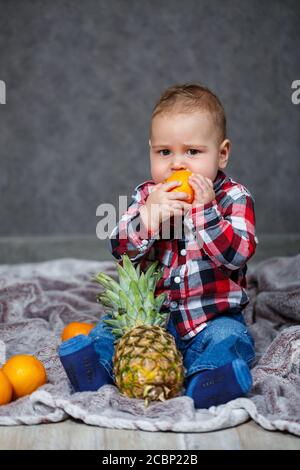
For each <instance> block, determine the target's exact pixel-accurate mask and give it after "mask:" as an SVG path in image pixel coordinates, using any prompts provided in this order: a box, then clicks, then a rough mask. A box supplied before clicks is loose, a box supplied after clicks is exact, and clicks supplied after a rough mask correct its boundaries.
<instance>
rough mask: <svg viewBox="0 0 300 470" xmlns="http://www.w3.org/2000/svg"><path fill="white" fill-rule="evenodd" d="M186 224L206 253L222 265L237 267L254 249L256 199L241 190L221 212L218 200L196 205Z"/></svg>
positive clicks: (249, 256) (243, 262)
mask: <svg viewBox="0 0 300 470" xmlns="http://www.w3.org/2000/svg"><path fill="white" fill-rule="evenodd" d="M187 216H188V220H187V224H188V226H189V227H190V229H191V230H192V232H193V233H194V236H195V238H196V240H197V242H198V244H199V247H201V248H203V250H204V251H205V253H206V254H207V256H209V258H210V259H211V260H213V261H214V263H215V264H216V265H217V266H218V267H219V266H225V267H226V268H228V269H231V270H234V269H239V268H240V267H242V266H243V265H244V264H245V263H246V262H247V261H248V260H249V259H250V258H251V256H252V255H253V254H254V253H255V248H256V245H257V243H258V240H257V237H256V236H255V212H254V199H253V197H252V196H251V195H250V193H248V192H246V191H239V193H238V194H237V195H235V197H234V199H233V198H231V201H230V203H229V204H228V206H227V207H226V210H225V213H224V216H222V214H221V212H220V210H219V208H218V204H217V201H216V200H215V199H214V200H213V201H211V202H210V203H207V204H204V205H203V204H202V205H199V206H196V207H193V208H192V209H191V210H190V211H189V214H188V215H187Z"/></svg>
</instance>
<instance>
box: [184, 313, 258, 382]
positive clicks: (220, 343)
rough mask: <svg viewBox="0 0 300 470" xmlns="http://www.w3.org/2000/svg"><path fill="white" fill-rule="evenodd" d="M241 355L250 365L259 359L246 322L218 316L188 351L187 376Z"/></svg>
mask: <svg viewBox="0 0 300 470" xmlns="http://www.w3.org/2000/svg"><path fill="white" fill-rule="evenodd" d="M237 358H239V359H243V360H244V361H245V362H246V363H247V365H248V366H249V367H251V365H252V364H253V361H254V358H255V350H254V340H253V338H252V336H251V334H250V333H249V331H248V329H247V326H246V324H245V322H243V321H236V320H235V319H234V318H233V317H230V316H222V317H217V318H214V319H213V320H211V321H210V322H209V323H208V325H207V327H206V328H204V330H202V331H201V332H200V333H198V334H197V336H196V337H195V338H194V340H193V341H192V342H191V344H190V346H189V347H188V348H187V350H186V355H185V366H186V368H187V376H189V375H192V374H194V373H196V372H200V371H201V370H207V369H214V368H217V367H221V366H222V365H225V364H226V363H228V362H231V361H233V360H234V359H237Z"/></svg>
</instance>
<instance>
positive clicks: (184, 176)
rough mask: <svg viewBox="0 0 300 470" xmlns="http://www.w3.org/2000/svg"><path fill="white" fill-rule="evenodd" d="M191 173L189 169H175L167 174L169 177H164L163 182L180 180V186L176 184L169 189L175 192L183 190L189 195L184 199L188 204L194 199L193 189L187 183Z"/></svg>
mask: <svg viewBox="0 0 300 470" xmlns="http://www.w3.org/2000/svg"><path fill="white" fill-rule="evenodd" d="M191 175H192V172H191V171H189V170H178V171H175V172H174V173H172V175H171V176H169V178H167V179H165V180H164V183H169V182H171V181H181V185H180V186H176V188H174V189H171V191H172V192H173V191H175V192H178V191H179V192H182V191H183V192H185V193H187V194H188V195H189V197H188V198H187V199H184V201H185V202H188V203H189V204H191V203H192V202H193V200H194V197H195V195H194V190H193V188H192V187H191V185H190V184H189V177H190V176H191Z"/></svg>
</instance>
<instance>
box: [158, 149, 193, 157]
mask: <svg viewBox="0 0 300 470" xmlns="http://www.w3.org/2000/svg"><path fill="white" fill-rule="evenodd" d="M189 150H191V152H193V153H192V155H196V153H201V152H200V151H199V150H197V149H188V151H189ZM161 152H170V151H169V150H168V149H163V150H159V151H158V152H157V153H159V155H161V156H162V157H166V156H167V155H168V154H166V153H164V154H161ZM194 152H196V153H194Z"/></svg>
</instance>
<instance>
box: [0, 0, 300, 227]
mask: <svg viewBox="0 0 300 470" xmlns="http://www.w3.org/2000/svg"><path fill="white" fill-rule="evenodd" d="M299 5H300V4H299V2H298V1H297V0H294V1H292V0H287V1H285V2H283V1H279V0H278V1H275V0H274V1H260V0H259V1H257V0H252V1H246V0H245V1H242V0H229V1H223V0H213V1H212V0H207V1H206V0H198V1H196V0H185V1H184V2H182V1H181V0H164V1H161V0H160V1H157V0H151V1H141V0H139V1H136V0H129V1H121V0H111V1H103V0H102V1H101V0H98V1H97V0H85V1H84V2H82V1H81V0H69V1H67V0H60V1H56V0H49V1H30V0H27V1H26V0H22V1H21V0H20V1H16V0H7V1H5V0H0V79H1V80H4V81H5V82H6V86H7V104H6V105H1V106H0V119H1V131H0V165H1V171H0V195H1V205H0V220H1V224H0V235H3V236H4V235H5V236H7V235H30V234H33V235H34V234H35V235H43V234H47V235H49V234H80V233H81V234H87V235H93V234H95V228H96V224H97V221H98V220H97V217H96V215H95V211H96V207H97V206H98V205H99V204H100V203H103V202H108V203H112V204H117V202H118V195H119V194H125V195H127V196H128V197H130V195H131V194H132V190H133V188H134V187H135V186H136V185H137V184H138V183H139V182H142V181H143V180H145V179H147V178H149V177H150V167H149V151H148V140H147V137H148V128H149V123H150V113H151V109H152V107H153V105H154V103H155V101H156V100H157V99H158V97H159V95H160V93H161V92H162V91H163V90H164V89H165V88H166V87H167V86H169V85H171V84H174V83H183V82H191V81H200V82H203V83H204V84H205V85H207V86H209V87H211V88H212V89H213V90H214V91H215V92H216V93H217V94H218V95H219V97H220V99H221V100H222V102H223V104H224V106H225V109H226V111H227V118H228V122H229V137H230V138H231V140H232V143H233V150H232V154H231V159H230V164H229V166H228V167H227V170H228V171H227V173H228V174H229V175H230V176H232V177H233V178H234V179H236V180H237V181H240V182H241V183H243V184H244V185H245V186H246V187H248V188H249V190H250V191H251V192H252V194H253V195H254V197H255V200H256V218H257V232H258V235H259V233H260V232H269V233H283V232H288V233H292V232H300V217H297V216H296V215H299V210H298V206H297V203H298V202H299V197H298V190H299V189H298V188H299V183H298V181H299V176H300V171H299V170H300V166H299V148H300V132H299V124H300V105H298V106H296V105H293V104H292V102H291V93H292V91H291V83H292V81H293V80H296V79H300V54H299V43H300V41H299V40H300V29H299V17H300V6H299Z"/></svg>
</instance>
